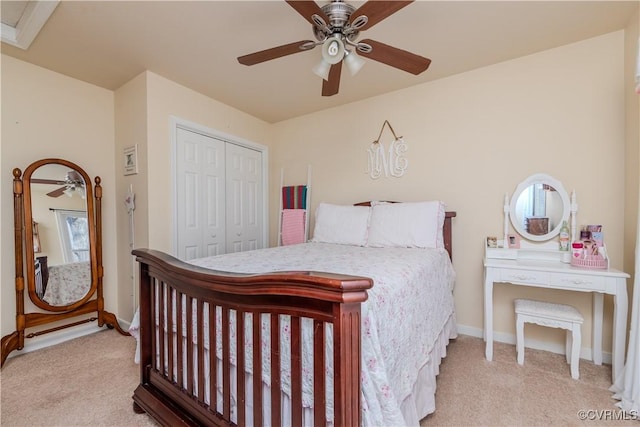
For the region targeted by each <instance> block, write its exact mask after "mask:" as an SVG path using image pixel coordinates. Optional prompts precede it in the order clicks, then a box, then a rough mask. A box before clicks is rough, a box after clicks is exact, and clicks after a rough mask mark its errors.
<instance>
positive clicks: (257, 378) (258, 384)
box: [252, 311, 264, 426]
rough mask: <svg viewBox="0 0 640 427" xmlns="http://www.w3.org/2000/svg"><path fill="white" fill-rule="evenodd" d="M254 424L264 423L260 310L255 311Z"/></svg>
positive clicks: (253, 340) (253, 327) (253, 341)
mask: <svg viewBox="0 0 640 427" xmlns="http://www.w3.org/2000/svg"><path fill="white" fill-rule="evenodd" d="M252 329H253V339H252V343H253V422H254V424H253V425H256V426H261V425H262V414H263V413H264V412H263V409H264V401H263V398H262V346H261V345H260V342H261V339H262V334H261V331H262V316H261V315H260V312H259V311H254V312H253V324H252Z"/></svg>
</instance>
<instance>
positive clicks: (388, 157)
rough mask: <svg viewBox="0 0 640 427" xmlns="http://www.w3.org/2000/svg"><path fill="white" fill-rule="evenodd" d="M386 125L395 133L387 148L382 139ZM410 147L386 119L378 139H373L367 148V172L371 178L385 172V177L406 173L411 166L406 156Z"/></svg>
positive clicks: (397, 176)
mask: <svg viewBox="0 0 640 427" xmlns="http://www.w3.org/2000/svg"><path fill="white" fill-rule="evenodd" d="M385 126H388V127H389V130H390V131H391V133H392V134H393V141H391V143H390V144H389V147H388V148H387V149H385V147H384V144H383V143H382V142H381V141H380V137H381V136H382V131H384V127H385ZM408 148H409V147H408V146H407V143H406V142H404V140H403V139H402V137H399V138H398V137H397V136H396V133H395V132H394V131H393V128H392V127H391V124H390V123H389V122H388V121H387V120H385V121H384V123H383V124H382V128H381V129H380V134H379V135H378V139H376V140H375V141H373V142H372V143H371V146H370V147H369V148H367V155H368V165H367V173H368V174H369V176H370V177H371V179H378V178H380V177H381V176H382V175H383V174H384V176H385V178H388V177H389V176H393V177H396V178H399V177H401V176H402V175H404V172H405V171H406V170H407V166H409V159H407V158H406V157H404V154H405V153H406V151H407V150H408Z"/></svg>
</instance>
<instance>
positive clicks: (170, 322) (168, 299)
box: [160, 286, 176, 382]
mask: <svg viewBox="0 0 640 427" xmlns="http://www.w3.org/2000/svg"><path fill="white" fill-rule="evenodd" d="M173 294H174V290H173V288H172V287H171V286H167V289H166V292H165V293H164V297H165V298H164V301H165V305H164V306H165V307H173V304H174V302H173V298H174V297H173ZM163 317H164V316H163ZM174 320H175V318H174V313H173V310H172V309H171V308H169V313H168V314H167V333H168V334H169V335H168V336H167V378H168V379H169V381H171V382H175V381H176V375H175V372H174V369H173V366H174V362H175V360H174V359H173V329H174V328H175V322H174ZM163 353H164V351H163ZM163 363H164V362H161V364H160V366H164V365H163Z"/></svg>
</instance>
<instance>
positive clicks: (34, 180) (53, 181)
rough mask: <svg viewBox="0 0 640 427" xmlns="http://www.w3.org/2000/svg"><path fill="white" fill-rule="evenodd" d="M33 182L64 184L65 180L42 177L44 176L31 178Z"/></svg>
mask: <svg viewBox="0 0 640 427" xmlns="http://www.w3.org/2000/svg"><path fill="white" fill-rule="evenodd" d="M31 183H32V184H51V185H64V184H65V182H64V181H59V180H57V179H42V178H31Z"/></svg>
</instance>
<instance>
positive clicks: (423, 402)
mask: <svg viewBox="0 0 640 427" xmlns="http://www.w3.org/2000/svg"><path fill="white" fill-rule="evenodd" d="M136 317H137V313H136ZM136 320H137V319H135V320H134V321H133V322H132V325H131V328H130V330H129V331H130V332H131V334H132V335H133V336H134V337H136V340H137V338H138V333H137V332H138V330H137V322H136ZM456 337H457V327H456V319H455V312H454V313H451V315H450V316H449V319H448V320H447V322H446V323H445V325H444V327H443V328H442V330H441V331H440V334H439V335H438V338H437V339H436V342H435V343H434V344H433V346H432V348H431V351H430V353H429V358H428V361H427V363H426V364H425V365H424V366H423V367H422V368H421V369H420V371H419V373H418V377H417V381H416V382H415V384H414V385H413V388H412V392H411V394H410V395H409V396H407V397H406V398H405V399H404V400H403V402H402V403H401V404H400V409H401V412H402V415H403V418H404V420H405V425H406V426H419V425H420V420H421V419H423V418H424V417H426V416H427V415H429V414H431V413H433V412H434V411H435V409H436V403H435V394H436V377H437V376H438V374H439V372H440V363H441V362H442V359H443V358H444V357H445V356H446V355H447V345H448V344H449V340H450V339H454V338H456ZM194 347H195V344H194ZM208 353H209V350H208V349H205V354H206V357H205V360H208V359H209V356H208ZM194 354H196V351H195V350H194ZM138 358H139V349H138V348H136V363H138V362H139V360H138ZM217 369H218V375H222V361H221V360H220V359H217ZM208 371H209V365H208V363H205V375H206V378H207V379H208V378H209V375H208ZM235 378H237V375H236V366H235V365H233V364H232V365H231V380H232V384H231V389H232V393H231V418H232V420H233V421H234V422H235V421H236V408H237V400H236V394H235V392H234V391H235V390H237V385H236V384H235ZM194 381H195V383H196V384H197V381H198V379H197V378H194ZM245 383H246V384H245V392H246V401H245V402H246V403H245V407H246V412H245V414H246V425H247V426H253V416H252V414H253V395H252V387H251V385H252V384H253V375H252V374H251V373H249V372H247V373H246V376H245ZM205 386H206V387H205V390H208V389H209V387H208V386H209V384H208V383H206V384H205ZM262 389H263V391H262V396H263V399H264V405H263V408H264V410H263V419H265V420H268V419H270V418H271V401H270V396H271V388H270V385H269V384H267V383H265V382H263V383H262ZM204 400H205V402H206V403H207V404H210V396H209V395H208V392H206V391H205V399H204ZM222 400H223V395H222V392H221V391H220V390H218V393H217V407H218V408H222V405H223V402H222ZM281 403H282V405H281V408H282V414H283V419H282V422H283V424H282V426H283V427H291V420H290V418H288V417H286V416H285V414H290V413H291V401H290V397H289V395H288V394H287V393H285V392H282V393H281ZM313 415H314V414H313V408H304V410H303V425H304V426H305V427H306V426H309V427H311V426H313V419H314V417H313ZM362 415H363V416H362V420H363V425H365V426H368V425H370V424H371V423H369V422H367V417H366V414H364V413H363V414H362ZM327 418H330V419H331V418H332V417H331V416H328V417H327ZM327 426H333V423H332V422H327Z"/></svg>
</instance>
